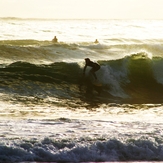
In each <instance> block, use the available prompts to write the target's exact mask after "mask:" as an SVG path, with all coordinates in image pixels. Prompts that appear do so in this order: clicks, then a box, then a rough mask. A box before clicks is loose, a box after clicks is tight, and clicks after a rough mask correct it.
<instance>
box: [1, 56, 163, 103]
mask: <svg viewBox="0 0 163 163" xmlns="http://www.w3.org/2000/svg"><path fill="white" fill-rule="evenodd" d="M162 62H163V58H161V57H153V58H152V59H150V58H148V56H147V55H146V54H145V53H140V54H133V55H131V56H127V57H124V58H122V59H117V60H99V61H98V63H99V64H100V65H101V69H100V70H99V71H98V72H97V73H96V74H97V76H98V80H99V81H100V82H101V83H102V85H103V86H102V88H101V90H100V92H101V94H100V96H99V95H98V94H97V96H99V97H101V99H100V100H101V102H104V101H105V102H109V100H110V99H117V98H119V99H120V101H121V100H122V101H124V102H125V100H126V102H129V101H130V102H136V103H139V102H142V103H143V102H152V103H155V102H156V103H157V102H162V99H163V98H162V97H163V95H162V93H163V72H162V71H161V70H162V68H163V64H162ZM88 71H89V69H87V75H86V77H85V78H83V77H82V72H83V65H82V64H81V62H71V63H68V62H54V63H51V64H33V63H29V62H22V61H18V62H14V63H11V64H8V65H4V64H2V65H1V68H0V88H1V90H3V91H4V92H6V93H7V92H10V91H12V92H16V93H18V94H21V93H22V90H24V91H23V93H25V94H33V96H35V95H36V94H37V93H41V92H44V93H45V94H46V92H48V95H49V96H54V95H56V96H57V97H58V98H67V97H69V98H70V97H71V98H72V97H73V96H74V97H76V96H81V95H83V96H85V95H86V96H87V95H88V96H89V94H92V93H93V94H95V95H96V93H99V91H98V90H97V89H99V88H95V87H93V86H92V84H91V79H90V76H89V72H88ZM8 86H10V88H9V87H8ZM36 90H37V91H36ZM65 92H66V93H65ZM104 96H105V98H104Z"/></svg>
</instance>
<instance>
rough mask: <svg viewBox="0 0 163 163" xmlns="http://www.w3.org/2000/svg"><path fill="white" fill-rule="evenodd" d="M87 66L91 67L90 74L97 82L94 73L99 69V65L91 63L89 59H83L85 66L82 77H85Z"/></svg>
mask: <svg viewBox="0 0 163 163" xmlns="http://www.w3.org/2000/svg"><path fill="white" fill-rule="evenodd" d="M87 66H89V67H92V69H91V70H90V73H91V74H92V75H93V76H94V78H95V80H97V76H96V74H95V72H96V71H98V70H99V69H100V65H99V64H98V63H95V62H92V61H91V60H90V59H89V58H85V66H84V70H83V75H85V71H86V68H87Z"/></svg>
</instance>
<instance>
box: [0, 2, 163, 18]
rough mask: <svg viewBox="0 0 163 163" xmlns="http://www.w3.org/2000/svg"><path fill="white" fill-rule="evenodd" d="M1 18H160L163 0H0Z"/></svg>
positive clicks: (162, 13) (162, 16)
mask: <svg viewBox="0 0 163 163" xmlns="http://www.w3.org/2000/svg"><path fill="white" fill-rule="evenodd" d="M0 17H19V18H53V19H163V0H0Z"/></svg>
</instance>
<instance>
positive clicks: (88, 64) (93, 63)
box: [86, 61, 100, 72]
mask: <svg viewBox="0 0 163 163" xmlns="http://www.w3.org/2000/svg"><path fill="white" fill-rule="evenodd" d="M86 66H90V67H92V70H93V71H94V72H95V71H97V70H99V69H100V65H99V64H97V63H95V62H92V61H89V62H88V63H87V64H86Z"/></svg>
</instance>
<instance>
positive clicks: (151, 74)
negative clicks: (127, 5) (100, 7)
mask: <svg viewBox="0 0 163 163" xmlns="http://www.w3.org/2000/svg"><path fill="white" fill-rule="evenodd" d="M162 28H163V21H162V20H52V19H51V20H48V19H20V18H1V19H0V31H1V32H0V95H1V99H0V162H25V161H27V162H28V161H30V162H58V161H62V162H64V161H65V162H106V161H163V120H162V119H163V71H162V70H163V32H162ZM54 36H57V38H58V42H57V43H54V42H53V41H52V39H53V37H54ZM96 39H98V41H99V43H94V41H95V40H96ZM84 58H90V59H91V60H93V61H95V62H98V63H99V64H100V66H101V68H100V70H99V71H97V72H96V75H97V77H98V80H99V81H100V82H101V83H102V87H95V86H93V85H92V83H91V79H90V75H89V70H90V69H89V68H87V71H86V76H85V77H83V68H84V65H85V62H84Z"/></svg>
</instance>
